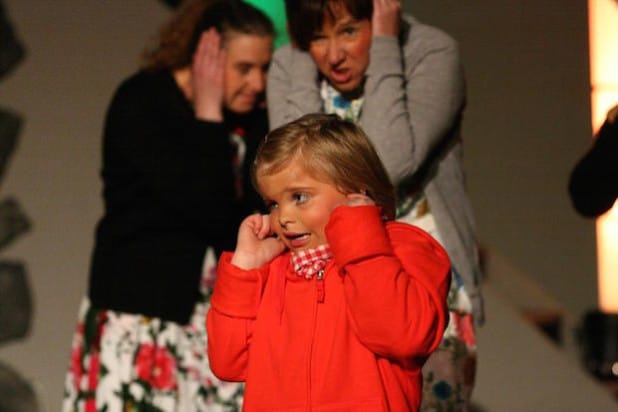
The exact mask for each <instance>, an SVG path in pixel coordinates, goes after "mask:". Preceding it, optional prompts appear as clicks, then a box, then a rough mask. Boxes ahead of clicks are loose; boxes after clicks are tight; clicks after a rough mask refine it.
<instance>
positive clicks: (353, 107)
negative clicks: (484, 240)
mask: <svg viewBox="0 0 618 412" xmlns="http://www.w3.org/2000/svg"><path fill="white" fill-rule="evenodd" d="M320 94H321V97H322V102H323V104H324V111H325V112H326V113H328V114H333V113H334V114H337V115H339V117H341V118H343V119H346V120H351V121H353V122H358V120H359V119H360V114H361V111H362V105H363V97H362V96H361V97H359V98H358V99H354V100H352V101H349V100H346V99H345V98H344V97H343V96H341V94H340V93H339V92H338V91H337V90H335V89H334V88H333V87H332V86H331V85H330V84H328V82H327V81H326V80H323V81H322V84H321V90H320ZM397 220H399V221H402V222H406V223H410V224H412V225H415V226H418V227H420V228H421V229H424V230H425V231H426V232H428V233H429V234H430V235H432V236H433V237H434V238H435V239H436V240H437V241H438V242H440V243H441V244H443V242H442V239H441V237H440V234H439V233H438V230H437V227H436V223H435V220H434V217H433V214H432V213H431V209H430V206H429V204H428V202H427V199H426V198H425V195H424V194H423V193H414V194H411V195H410V196H407V197H405V198H403V199H400V200H399V204H398V207H397ZM447 303H448V308H449V315H450V316H449V323H448V326H447V328H446V330H445V332H444V336H443V338H442V342H441V343H440V346H439V347H438V349H436V351H435V352H434V353H432V354H431V356H430V357H429V359H428V360H427V362H426V363H425V365H424V366H423V397H422V403H421V411H422V412H430V411H431V412H443V411H444V412H446V411H465V410H467V408H468V406H469V401H470V396H471V393H472V388H473V385H474V376H475V371H476V339H475V331H474V322H473V319H472V304H471V302H470V298H469V297H468V294H467V293H466V291H465V290H464V287H463V281H462V279H461V277H460V276H459V274H458V273H457V271H456V269H455V268H453V269H452V273H451V288H450V290H449V294H448V302H447Z"/></svg>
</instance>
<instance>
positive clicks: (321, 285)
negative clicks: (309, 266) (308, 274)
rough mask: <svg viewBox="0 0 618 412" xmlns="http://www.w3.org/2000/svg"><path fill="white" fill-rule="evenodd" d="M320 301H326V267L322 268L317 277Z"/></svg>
mask: <svg viewBox="0 0 618 412" xmlns="http://www.w3.org/2000/svg"><path fill="white" fill-rule="evenodd" d="M316 287H317V291H318V303H324V269H320V270H319V272H318V275H317V277H316Z"/></svg>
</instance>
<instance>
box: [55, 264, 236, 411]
mask: <svg viewBox="0 0 618 412" xmlns="http://www.w3.org/2000/svg"><path fill="white" fill-rule="evenodd" d="M214 271H215V261H214V254H213V253H211V252H209V253H208V254H207V259H206V260H205V267H204V276H203V279H202V292H203V295H202V296H203V300H202V301H201V302H199V303H198V304H197V305H196V307H195V310H194V313H193V315H192V318H191V321H190V323H189V324H188V325H184V326H183V325H179V324H177V323H175V322H170V321H164V320H162V319H158V318H149V317H145V316H141V315H134V314H127V313H122V312H116V311H112V310H103V309H97V308H93V307H92V306H91V305H90V302H89V300H88V299H84V300H83V302H82V304H81V307H80V310H79V318H78V323H77V329H76V331H75V335H74V337H73V344H72V352H71V360H70V366H69V371H68V373H67V375H66V379H65V382H64V388H65V392H64V402H63V407H62V410H63V411H64V412H69V411H71V412H73V411H75V412H77V411H80V412H81V411H86V412H95V411H108V412H115V411H119V412H120V411H122V412H131V411H149V412H151V411H152V412H154V411H165V412H171V411H178V412H185V411H186V412H193V411H222V412H223V411H225V412H232V411H240V410H241V407H242V400H243V386H242V384H239V383H230V382H222V381H220V380H218V379H217V378H216V377H215V376H214V375H213V374H212V372H211V371H210V368H209V365H208V356H207V355H206V344H207V336H206V313H207V311H208V308H209V306H210V305H209V298H210V292H211V291H212V285H213V283H214V276H215V275H214V274H215V272H214Z"/></svg>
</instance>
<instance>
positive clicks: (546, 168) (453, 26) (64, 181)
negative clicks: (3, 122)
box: [0, 0, 596, 411]
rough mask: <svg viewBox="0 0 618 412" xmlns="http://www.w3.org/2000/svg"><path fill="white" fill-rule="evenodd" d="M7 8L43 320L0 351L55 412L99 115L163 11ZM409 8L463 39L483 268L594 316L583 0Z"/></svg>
mask: <svg viewBox="0 0 618 412" xmlns="http://www.w3.org/2000/svg"><path fill="white" fill-rule="evenodd" d="M5 7H6V8H7V12H8V13H9V15H10V17H11V20H12V22H13V24H14V25H15V29H16V30H17V32H18V34H19V35H20V37H21V38H22V40H23V41H24V43H25V45H26V47H27V48H28V56H27V58H26V60H25V61H24V62H23V63H22V64H21V65H20V66H19V67H18V68H17V69H16V71H15V72H14V73H12V74H11V75H10V76H9V77H8V78H6V79H5V80H4V81H3V82H2V84H0V104H1V105H6V106H10V107H13V108H15V109H16V110H18V111H19V112H20V113H21V114H22V115H24V117H25V119H26V122H25V125H24V128H23V130H22V133H21V136H20V142H19V146H18V147H17V150H16V152H15V154H14V156H13V158H12V161H11V164H10V165H9V169H8V171H7V173H6V177H5V180H4V181H3V184H2V187H0V190H2V194H3V195H15V196H16V197H17V198H19V199H20V201H21V203H22V204H23V205H24V208H25V209H26V212H27V213H28V216H30V217H31V219H32V220H33V228H32V231H31V232H30V233H29V234H28V235H26V236H24V237H23V238H22V239H20V240H19V241H18V242H16V243H15V244H14V245H12V246H11V247H10V249H8V250H7V251H6V252H4V253H5V255H6V256H9V257H15V258H20V259H24V260H25V261H26V262H27V265H28V272H29V275H30V280H31V284H32V288H33V294H34V299H35V319H34V322H33V326H32V330H31V333H30V335H29V336H28V337H27V338H26V339H24V340H23V341H20V342H15V343H11V344H9V345H6V346H3V347H0V359H2V360H3V361H5V362H7V363H9V364H11V365H13V366H15V367H16V368H17V369H18V370H19V371H20V372H21V373H22V374H23V375H24V376H25V377H26V378H28V379H30V380H31V381H33V382H34V384H35V386H36V388H37V390H38V392H39V395H40V396H41V398H42V400H43V406H44V407H45V410H48V411H55V410H58V408H59V405H60V401H61V398H62V381H63V378H64V370H65V367H66V365H67V362H68V356H69V347H70V341H71V335H72V331H73V328H74V323H75V317H76V313H77V309H78V305H79V302H80V300H81V297H82V296H83V294H84V291H85V287H86V278H87V272H88V264H89V258H90V253H91V248H92V242H93V230H94V226H95V224H96V221H97V219H98V217H99V216H100V213H101V211H102V204H101V200H100V191H101V184H100V180H99V177H98V172H99V167H100V152H99V151H100V135H101V126H102V122H103V116H104V112H105V109H106V106H107V103H108V100H109V98H110V97H111V94H112V92H113V90H114V88H115V87H116V86H117V84H118V83H119V82H120V81H121V80H122V79H123V78H124V77H125V76H126V75H128V74H129V73H131V72H132V71H133V70H134V69H135V68H136V66H137V56H138V54H139V52H140V51H141V50H142V48H143V45H144V44H145V42H146V41H147V39H148V38H149V37H150V36H151V35H152V34H154V33H155V31H156V29H157V28H158V26H159V25H160V23H162V22H163V21H164V19H165V18H166V17H167V16H168V14H169V12H168V10H167V9H166V8H165V7H164V6H163V4H162V2H159V1H156V0H131V1H123V0H104V1H103V0H55V1H53V2H49V1H45V0H5ZM405 7H406V8H407V9H408V10H411V11H413V12H414V13H415V14H416V15H417V16H418V17H420V18H421V19H423V20H425V21H426V22H429V23H432V24H434V25H437V26H439V27H442V28H443V29H445V30H447V31H448V32H450V33H451V34H452V35H453V36H454V37H456V38H457V39H458V40H459V42H460V45H461V50H462V55H463V59H464V63H465V66H466V72H467V79H468V91H469V92H468V95H469V102H468V108H467V111H466V116H465V123H464V134H465V156H466V168H467V175H468V183H469V189H470V193H471V195H472V199H473V203H474V206H475V210H476V215H477V219H478V226H479V235H480V240H481V242H482V244H483V246H484V248H485V249H486V250H487V252H488V256H489V258H491V256H492V253H495V254H499V255H501V256H503V257H504V259H506V260H508V261H509V262H510V263H511V264H512V265H513V266H514V267H515V268H517V269H518V270H521V271H523V272H525V273H527V274H528V275H529V276H530V277H531V278H532V279H534V280H535V281H536V282H538V283H539V284H540V285H542V286H543V287H544V288H545V290H546V291H547V292H548V293H549V294H550V295H551V296H553V297H554V298H555V299H557V300H558V301H559V302H560V303H561V304H562V305H563V306H564V307H565V309H566V310H567V311H568V313H570V314H572V315H573V316H579V315H580V314H581V313H582V312H583V311H584V310H586V309H589V308H591V307H593V306H595V305H596V278H595V270H596V269H595V257H594V254H595V246H594V241H595V240H594V227H593V223H592V222H591V221H587V220H584V219H583V218H580V217H578V216H577V215H576V214H575V213H574V212H573V210H572V208H571V206H570V203H569V199H568V197H567V192H566V182H567V179H568V175H569V172H570V170H571V168H572V167H573V165H574V164H575V162H576V160H577V159H578V158H579V156H580V155H581V154H582V153H583V152H584V150H585V148H586V147H587V146H588V144H589V139H590V125H589V124H590V122H589V97H588V93H589V81H588V60H587V59H588V57H587V48H588V46H587V27H586V26H587V17H586V8H585V2H559V6H558V3H557V2H522V1H516V0H503V1H500V2H492V1H489V0H477V1H469V2H462V1H458V0H415V1H413V2H407V3H406V4H405ZM487 309H488V316H489V317H490V318H491V307H489V308H487ZM505 327H508V326H507V325H505ZM481 356H482V353H481ZM514 395H515V396H517V395H516V394H514ZM519 395H521V394H519Z"/></svg>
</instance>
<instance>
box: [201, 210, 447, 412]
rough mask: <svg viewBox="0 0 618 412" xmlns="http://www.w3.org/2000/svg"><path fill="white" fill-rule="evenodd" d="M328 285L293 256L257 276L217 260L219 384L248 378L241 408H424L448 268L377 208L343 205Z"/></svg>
mask: <svg viewBox="0 0 618 412" xmlns="http://www.w3.org/2000/svg"><path fill="white" fill-rule="evenodd" d="M326 236H327V239H328V241H329V244H330V246H331V252H332V255H333V258H332V259H331V261H330V262H329V263H328V265H327V266H326V268H325V270H324V276H323V277H322V278H321V279H320V278H319V277H318V276H314V277H313V278H312V279H310V280H308V279H305V278H304V277H301V276H298V275H297V274H296V273H294V272H293V271H292V266H291V264H290V253H289V252H286V253H284V254H282V255H280V256H278V257H276V258H275V259H273V260H272V261H271V262H270V263H268V264H266V265H265V266H263V267H261V268H259V269H253V270H242V269H240V268H238V267H235V266H234V265H232V264H231V263H230V260H231V256H232V254H231V253H224V254H223V255H222V256H221V259H220V263H219V268H218V274H217V283H216V286H215V290H214V294H213V296H212V300H211V305H212V306H211V309H210V311H209V313H208V317H207V327H208V357H209V360H210V366H211V368H212V371H213V372H214V373H215V375H217V376H218V377H219V378H220V379H223V380H227V381H245V382H246V388H245V398H244V405H243V410H244V411H268V412H273V411H286V412H292V411H294V412H296V411H299V412H300V411H329V412H335V411H350V412H352V411H353V412H363V411H367V412H379V411H395V412H400V411H416V410H418V408H419V405H420V397H421V393H422V392H421V384H422V377H421V367H422V365H423V363H424V361H425V359H426V358H427V356H428V355H429V354H430V353H431V352H432V351H433V350H434V349H435V348H436V347H437V346H438V345H439V343H440V341H441V338H442V333H443V331H444V328H445V327H446V324H447V320H448V311H447V307H446V296H447V293H448V288H449V280H450V263H449V260H448V257H447V255H446V252H445V251H444V249H442V247H441V246H440V245H439V244H438V243H437V242H436V241H435V240H434V239H433V238H432V237H431V236H430V235H428V234H427V233H425V232H424V231H422V230H421V229H418V228H416V227H414V226H411V225H408V224H404V223H399V222H389V223H387V224H384V222H383V221H382V219H381V217H380V209H379V208H378V207H375V206H358V207H338V208H337V209H335V210H334V211H333V213H332V215H331V218H330V221H329V223H328V225H327V227H326Z"/></svg>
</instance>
